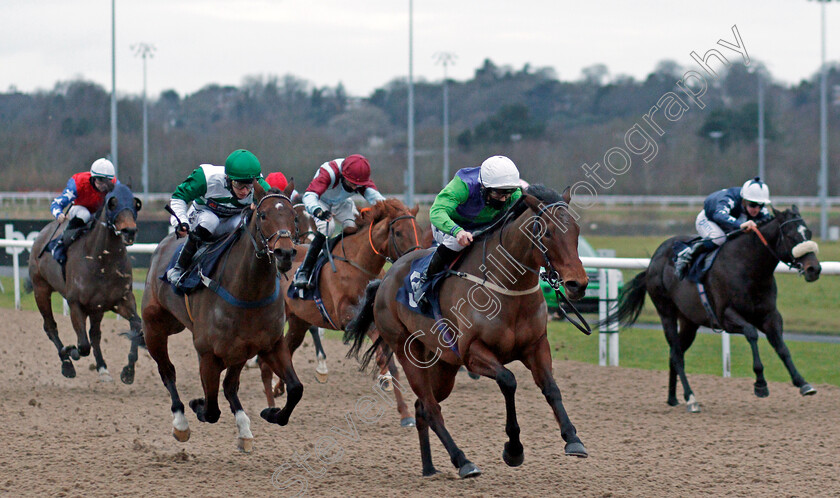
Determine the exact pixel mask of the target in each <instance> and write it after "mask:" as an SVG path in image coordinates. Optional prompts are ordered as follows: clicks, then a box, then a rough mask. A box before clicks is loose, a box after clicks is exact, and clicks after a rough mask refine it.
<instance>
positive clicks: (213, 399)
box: [190, 351, 225, 424]
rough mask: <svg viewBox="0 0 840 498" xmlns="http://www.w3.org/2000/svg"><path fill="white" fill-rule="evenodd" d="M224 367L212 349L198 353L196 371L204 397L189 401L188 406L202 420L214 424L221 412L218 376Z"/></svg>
mask: <svg viewBox="0 0 840 498" xmlns="http://www.w3.org/2000/svg"><path fill="white" fill-rule="evenodd" d="M224 369H225V365H224V363H222V361H221V359H220V358H219V357H218V356H216V355H215V354H214V353H213V352H212V351H210V352H207V353H202V354H200V355H199V357H198V372H199V374H200V375H201V386H202V387H203V388H204V397H203V398H196V399H194V400H192V401H190V408H192V410H193V411H194V412H195V416H196V418H197V419H198V420H200V421H202V422H207V423H210V424H215V423H216V422H218V421H219V416H220V415H221V414H222V412H221V411H220V410H219V377H220V376H221V375H222V370H224Z"/></svg>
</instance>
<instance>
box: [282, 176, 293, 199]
mask: <svg viewBox="0 0 840 498" xmlns="http://www.w3.org/2000/svg"><path fill="white" fill-rule="evenodd" d="M294 191H295V179H294V177H292V178H289V182H288V183H287V184H286V188H284V189H283V195H285V196H286V197H292V192H294Z"/></svg>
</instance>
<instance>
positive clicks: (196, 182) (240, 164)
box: [166, 149, 271, 285]
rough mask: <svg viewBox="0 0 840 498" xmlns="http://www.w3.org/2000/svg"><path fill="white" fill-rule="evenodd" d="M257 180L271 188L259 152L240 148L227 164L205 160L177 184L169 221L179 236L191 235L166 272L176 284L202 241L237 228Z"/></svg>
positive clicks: (265, 186)
mask: <svg viewBox="0 0 840 498" xmlns="http://www.w3.org/2000/svg"><path fill="white" fill-rule="evenodd" d="M254 181H257V182H259V183H260V186H262V188H263V189H265V190H266V191H268V190H269V189H270V188H271V187H270V186H269V185H268V183H266V182H265V180H264V179H263V178H262V173H261V169H260V161H259V159H257V156H255V155H254V154H252V153H251V152H249V151H247V150H244V149H239V150H235V151H233V152H232V153H231V154H230V155H229V156H228V158H227V160H226V161H225V165H224V166H214V165H212V164H202V165H201V166H199V167H198V168H196V169H195V170H194V171H193V172H192V174H190V176H189V177H187V179H186V180H185V181H184V182H183V183H181V184H180V185H178V187H177V188H176V189H175V193H173V194H172V198H171V199H170V202H169V205H170V207H171V208H172V211H173V212H174V213H175V215H174V216H172V217H171V219H170V223H172V226H174V227H176V232H177V235H178V237H183V236H185V235H189V237H188V238H187V242H186V243H185V244H184V247H183V249H182V250H181V253H180V255H179V256H178V262H177V263H176V265H175V266H174V267H172V269H170V270H169V271H168V272H167V273H166V277H167V279H168V280H169V281H170V282H171V283H172V284H173V285H177V283H178V282H179V281H180V279H181V277H182V276H183V275H184V272H185V271H186V269H187V268H189V265H190V263H191V261H192V257H193V255H194V254H195V251H196V249H198V245H199V243H200V242H208V241H210V240H212V239H214V238H218V237H220V236H222V235H225V234H228V233H230V232H232V231H233V230H234V229H236V227H237V226H238V225H239V222H240V221H241V220H242V214H243V212H244V211H245V209H247V208H249V207H250V206H251V203H252V202H253V199H254V185H253V182H254Z"/></svg>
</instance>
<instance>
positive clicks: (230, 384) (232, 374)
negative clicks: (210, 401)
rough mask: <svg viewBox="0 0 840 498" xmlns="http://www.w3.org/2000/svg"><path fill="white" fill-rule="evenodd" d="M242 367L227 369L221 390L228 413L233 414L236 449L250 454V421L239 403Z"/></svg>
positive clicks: (251, 445) (251, 448) (251, 439)
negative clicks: (236, 429)
mask: <svg viewBox="0 0 840 498" xmlns="http://www.w3.org/2000/svg"><path fill="white" fill-rule="evenodd" d="M243 366H244V365H239V366H231V367H228V369H227V373H225V380H224V382H223V383H222V388H223V389H224V391H225V398H227V400H228V403H230V411H231V412H233V416H234V418H236V427H237V428H238V429H239V441H238V443H237V447H238V448H239V451H241V452H243V453H250V452H251V451H252V450H253V449H254V435H253V434H252V433H251V419H249V418H248V415H246V414H245V410H243V409H242V403H240V402H239V374H240V373H242V367H243Z"/></svg>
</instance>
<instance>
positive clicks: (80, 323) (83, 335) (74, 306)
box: [65, 302, 90, 360]
mask: <svg viewBox="0 0 840 498" xmlns="http://www.w3.org/2000/svg"><path fill="white" fill-rule="evenodd" d="M67 304H68V305H69V307H70V322H71V323H72V324H73V330H75V331H76V346H75V347H74V346H67V347H66V348H65V349H67V351H68V352H69V353H70V356H71V357H72V358H73V359H74V360H78V359H79V356H88V355H89V354H90V341H89V340H88V335H87V329H86V328H85V322H86V321H87V315H86V314H85V312H84V311H83V310H82V307H81V305H80V304H79V303H77V302H73V303H70V302H68V303H67ZM77 348H78V349H77Z"/></svg>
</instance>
